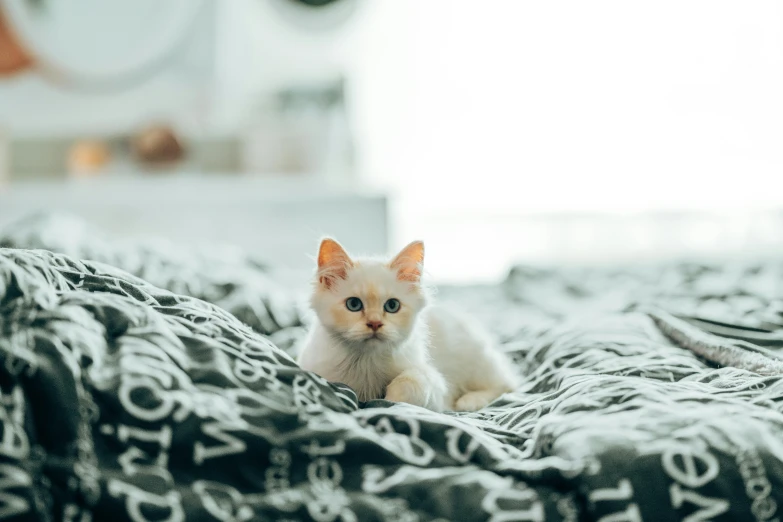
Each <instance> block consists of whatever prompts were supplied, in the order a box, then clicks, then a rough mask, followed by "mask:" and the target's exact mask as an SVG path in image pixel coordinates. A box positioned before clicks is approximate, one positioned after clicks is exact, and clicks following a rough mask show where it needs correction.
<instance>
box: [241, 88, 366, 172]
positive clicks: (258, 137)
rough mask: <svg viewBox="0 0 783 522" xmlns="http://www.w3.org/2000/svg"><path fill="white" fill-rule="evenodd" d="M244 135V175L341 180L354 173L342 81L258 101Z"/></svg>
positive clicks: (293, 89) (351, 143)
mask: <svg viewBox="0 0 783 522" xmlns="http://www.w3.org/2000/svg"><path fill="white" fill-rule="evenodd" d="M253 114H254V115H255V117H254V119H253V121H252V122H251V123H250V125H249V128H248V131H247V132H246V134H245V139H244V150H243V170H245V171H249V172H253V173H262V174H267V173H275V174H305V173H306V174H317V175H319V176H321V177H322V178H324V179H334V178H344V177H346V176H350V174H351V173H352V171H353V159H354V158H353V147H354V144H353V138H352V135H351V132H350V128H349V124H348V117H347V113H346V105H345V90H344V83H343V81H342V80H340V81H338V82H333V83H330V84H325V85H323V84H322V85H315V86H311V87H303V88H290V89H287V90H284V91H281V92H279V93H278V94H277V95H276V96H274V97H272V98H271V99H270V98H267V99H265V100H263V102H262V103H261V104H259V106H258V107H257V109H256V111H254V113H253Z"/></svg>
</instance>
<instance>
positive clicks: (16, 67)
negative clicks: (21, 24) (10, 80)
mask: <svg viewBox="0 0 783 522" xmlns="http://www.w3.org/2000/svg"><path fill="white" fill-rule="evenodd" d="M10 25H11V24H10V23H9V21H8V20H6V19H5V17H4V16H3V11H2V9H0V76H12V75H15V74H19V73H21V72H23V71H26V70H27V69H29V68H31V67H32V66H33V59H32V57H31V56H30V54H29V53H28V52H27V50H26V49H25V48H24V46H23V45H22V44H21V43H20V42H19V40H18V39H17V38H16V35H15V34H14V33H13V31H12V30H11V27H10Z"/></svg>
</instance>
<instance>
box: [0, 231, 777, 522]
mask: <svg viewBox="0 0 783 522" xmlns="http://www.w3.org/2000/svg"><path fill="white" fill-rule="evenodd" d="M0 247H2V249H0V357H1V358H2V359H1V360H2V366H1V367H0V393H1V395H0V423H1V424H2V437H0V481H2V482H1V485H0V519H2V520H6V519H7V520H53V519H57V520H74V521H76V520H112V521H114V520H134V521H138V520H156V521H157V520H167V521H179V520H221V521H229V520H230V521H249V520H318V521H330V520H346V521H352V520H399V521H414V520H493V521H517V520H520V521H522V520H531V521H554V520H566V521H577V520H579V521H582V520H603V521H605V522H610V521H641V520H647V521H649V520H688V521H700V520H749V521H752V520H757V521H773V520H779V519H780V512H781V506H780V504H781V502H783V484H782V483H781V482H782V481H783V437H782V436H781V435H783V413H781V410H782V409H783V403H782V402H781V399H782V398H783V384H781V382H780V377H779V376H780V375H781V372H783V355H782V354H781V352H780V348H781V347H783V261H781V260H775V259H766V260H765V259H755V260H743V261H723V262H720V263H717V262H713V263H707V262H687V263H686V262H677V263H675V262H671V263H661V264H656V265H652V264H651V265H638V266H624V267H610V266H604V267H593V268H589V267H586V268H562V269H550V268H547V269H543V268H537V267H530V266H518V267H515V268H514V269H512V270H511V271H510V273H509V275H508V277H507V278H506V280H505V281H504V282H503V283H501V284H499V285H487V286H476V287H467V286H466V287H447V288H441V289H440V290H439V299H442V300H445V301H450V302H454V303H457V304H458V305H459V306H460V307H462V308H463V309H465V310H467V311H469V312H471V313H473V314H475V315H476V316H477V317H479V318H480V319H481V320H482V321H483V322H484V323H485V324H486V326H487V327H488V328H489V329H490V330H491V331H492V333H493V334H494V336H495V337H496V338H497V340H498V342H499V345H500V346H501V348H502V349H503V350H505V351H507V352H508V353H509V354H510V355H511V356H512V358H513V360H514V362H515V364H517V365H518V366H519V369H520V372H521V374H522V375H523V376H524V378H523V380H522V384H521V386H520V387H519V388H518V389H517V390H516V391H515V392H513V393H510V394H507V395H504V396H502V397H501V398H499V399H498V400H496V401H495V402H494V403H492V404H491V405H490V406H489V407H487V408H485V409H483V410H481V411H479V412H475V413H453V412H447V413H434V412H430V411H427V410H423V409H421V408H417V407H414V406H410V405H406V404H393V403H390V402H387V401H383V400H378V401H371V402H368V403H359V402H358V401H357V399H356V396H355V394H354V393H353V392H352V390H350V389H349V388H348V387H347V386H344V385H341V384H339V383H330V382H326V381H325V380H323V379H321V378H320V377H318V376H317V375H314V374H311V373H308V372H305V371H302V370H301V369H300V368H298V366H297V365H296V363H295V362H294V358H293V356H294V355H295V350H296V346H297V341H298V340H299V339H300V338H301V336H302V332H303V331H304V330H305V328H306V326H307V323H308V320H309V319H308V317H307V315H306V313H304V312H305V311H304V309H303V307H302V305H301V304H300V303H301V297H302V296H303V295H304V294H303V293H304V291H305V286H304V284H306V282H298V283H297V282H291V281H285V280H282V279H280V278H279V277H277V276H276V272H275V269H274V267H270V266H268V265H267V264H265V263H264V262H263V260H260V259H257V258H255V257H252V256H247V255H245V254H243V253H242V252H239V251H235V250H231V251H221V250H214V249H213V250H209V251H196V250H192V249H191V250H185V249H182V248H178V247H176V246H175V245H171V244H168V243H165V242H149V243H139V242H127V241H118V240H114V239H112V238H110V237H106V236H103V235H102V234H101V233H100V231H99V230H98V229H97V228H93V227H92V226H90V225H87V224H84V223H81V222H79V221H78V220H74V219H65V218H62V217H51V216H35V217H32V218H30V219H27V220H24V221H21V222H18V223H15V224H14V225H13V226H10V227H8V228H6V229H5V230H4V231H2V233H0Z"/></svg>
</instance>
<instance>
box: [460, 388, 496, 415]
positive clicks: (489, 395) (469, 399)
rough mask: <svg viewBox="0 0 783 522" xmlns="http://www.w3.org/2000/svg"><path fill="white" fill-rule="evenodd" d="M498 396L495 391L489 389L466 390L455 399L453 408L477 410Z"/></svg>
mask: <svg viewBox="0 0 783 522" xmlns="http://www.w3.org/2000/svg"><path fill="white" fill-rule="evenodd" d="M498 396H499V394H498V393H497V392H494V391H491V390H479V391H472V392H468V393H466V394H465V395H463V396H462V397H460V398H459V399H457V402H455V403H454V409H455V410H457V411H478V410H480V409H481V408H483V407H484V406H486V405H487V404H489V403H490V402H492V401H494V400H495V399H496V398H497V397H498Z"/></svg>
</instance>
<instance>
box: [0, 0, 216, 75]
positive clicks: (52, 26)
mask: <svg viewBox="0 0 783 522" xmlns="http://www.w3.org/2000/svg"><path fill="white" fill-rule="evenodd" d="M202 2H203V0H132V1H128V0H125V1H118V0H111V1H108V0H0V9H2V12H3V14H4V15H5V19H6V21H7V22H8V23H9V25H10V27H11V29H12V30H13V32H14V34H15V35H16V36H17V38H18V40H19V41H20V42H21V43H22V45H23V46H24V47H25V48H26V49H27V50H28V51H29V53H30V54H31V55H32V56H33V57H34V60H35V62H36V64H37V65H38V67H40V68H41V70H42V72H43V73H44V74H47V75H48V76H50V77H53V78H55V79H56V80H58V81H61V82H64V83H68V84H82V85H85V86H88V87H89V86H93V87H100V86H111V85H116V84H128V83H130V82H133V81H140V80H143V79H146V78H147V77H149V75H151V74H153V73H154V72H156V71H157V69H158V67H159V66H161V65H162V64H163V63H165V61H166V59H167V58H168V56H169V55H170V54H171V53H172V52H173V51H175V50H176V49H177V46H178V44H180V42H182V41H183V39H184V36H185V35H186V32H187V30H188V28H189V26H190V25H191V23H192V22H193V20H194V19H195V16H196V15H197V14H198V11H199V9H200V8H201V6H202Z"/></svg>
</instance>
